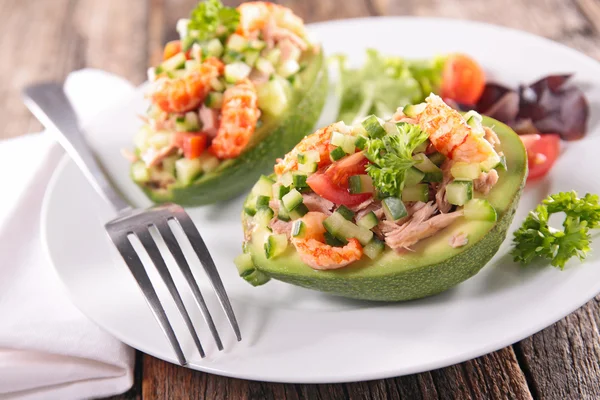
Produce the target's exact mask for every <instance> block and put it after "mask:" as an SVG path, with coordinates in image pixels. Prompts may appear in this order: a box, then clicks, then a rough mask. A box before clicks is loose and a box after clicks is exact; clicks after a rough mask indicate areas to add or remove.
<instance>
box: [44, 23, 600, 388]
mask: <svg viewBox="0 0 600 400" xmlns="http://www.w3.org/2000/svg"><path fill="white" fill-rule="evenodd" d="M310 30H311V31H312V32H314V33H316V34H317V35H318V36H319V37H320V38H321V39H322V41H323V44H324V48H325V49H326V51H327V52H328V53H329V54H332V53H336V52H343V53H347V54H348V55H349V57H350V60H351V62H354V63H357V62H359V61H360V60H361V59H362V58H363V56H364V50H365V49H366V48H368V47H376V48H377V49H379V50H381V51H382V52H383V53H387V54H398V55H403V56H405V57H408V58H413V57H430V56H433V55H435V54H437V53H447V52H453V51H462V52H466V53H468V54H471V55H472V56H473V57H475V59H477V60H479V61H480V62H481V64H482V65H483V66H484V67H485V69H486V70H487V71H490V75H492V77H494V78H497V79H499V80H501V81H503V82H506V83H508V84H515V85H516V84H517V83H518V82H529V81H532V80H534V79H537V78H539V77H541V76H543V75H544V74H547V73H552V72H575V73H576V76H575V77H576V79H575V82H576V83H577V84H579V85H581V86H582V87H584V88H585V91H586V95H587V97H588V100H589V102H590V105H591V109H592V112H593V114H592V118H591V121H590V131H591V132H590V133H589V134H588V136H587V137H586V138H585V139H583V140H581V141H579V142H575V143H571V144H569V146H568V147H567V148H566V150H565V151H564V152H563V154H562V155H561V156H560V158H559V160H558V162H557V163H556V166H555V167H554V169H553V170H552V173H551V174H550V175H549V176H548V177H547V178H546V179H544V180H543V181H541V182H539V183H537V184H536V185H532V186H528V187H527V189H526V191H525V194H524V196H523V199H522V200H521V204H520V206H519V209H518V212H517V215H516V217H515V223H514V224H513V226H512V229H514V228H516V225H517V224H519V223H520V222H521V221H522V220H523V218H524V217H525V215H526V213H527V212H528V210H530V209H532V208H533V207H534V206H535V204H536V203H537V202H538V201H539V200H541V199H542V198H543V197H545V195H546V194H548V193H553V192H557V191H561V190H571V189H575V190H577V191H579V192H580V193H585V192H588V191H589V192H593V193H600V178H598V177H597V176H596V175H594V174H590V173H589V172H591V171H596V170H597V168H596V167H594V165H596V163H597V155H596V152H597V150H596V149H598V148H600V134H599V133H600V132H598V129H599V128H598V124H597V122H598V113H597V112H596V107H595V106H596V105H597V104H598V103H599V102H600V65H599V64H598V63H597V62H596V61H594V60H592V59H590V58H588V57H586V56H584V55H582V54H580V53H578V52H576V51H574V50H571V49H569V48H566V47H564V46H562V45H559V44H557V43H554V42H551V41H549V40H546V39H542V38H539V37H536V36H532V35H530V34H526V33H522V32H518V31H513V30H509V29H504V28H500V27H496V26H491V25H484V24H479V23H472V22H465V21H452V20H443V19H424V18H377V19H374V18H372V19H356V20H346V21H336V22H328V23H323V24H316V25H312V26H310ZM145 107H146V105H145V103H144V100H143V92H142V90H138V91H137V92H136V94H135V96H134V97H132V98H131V99H129V100H128V101H127V102H125V103H122V104H116V105H115V107H114V108H113V109H112V110H109V111H107V112H106V113H105V114H104V115H102V116H101V117H100V118H99V119H98V120H97V121H96V123H94V124H92V125H90V126H88V127H87V128H88V129H87V133H88V135H89V141H90V143H91V144H92V146H93V147H94V149H95V151H96V152H97V154H98V156H99V158H100V159H101V161H102V163H103V164H104V165H105V166H106V168H107V169H108V171H109V173H110V175H111V176H112V178H113V179H114V181H115V182H116V184H117V185H118V187H119V188H120V189H121V190H122V191H123V192H124V193H126V195H127V196H128V197H129V198H130V199H131V200H132V201H133V202H134V203H135V204H136V205H140V206H142V205H147V204H148V201H147V200H146V199H145V198H144V196H143V195H142V193H141V192H140V191H139V190H138V189H137V187H136V186H135V185H134V184H133V183H131V182H130V180H129V177H128V165H127V162H126V161H125V160H124V159H122V158H121V156H120V154H119V149H120V148H121V147H129V146H130V142H131V138H132V135H133V133H134V132H135V131H136V129H137V127H138V124H139V121H138V119H137V118H136V114H137V113H141V112H143V110H144V109H145ZM330 111H331V110H328V111H327V112H326V113H325V115H324V116H323V118H322V121H321V123H322V124H325V123H330V122H332V118H334V113H331V112H330ZM584 171H587V172H588V173H585V172H584ZM241 204H242V198H237V199H233V200H231V201H229V202H226V203H223V204H218V205H213V206H207V207H204V208H197V209H190V210H189V211H190V213H191V215H192V216H193V218H194V220H195V222H196V224H197V225H198V227H199V229H200V231H201V233H202V235H203V237H204V239H205V241H206V242H207V245H208V247H209V249H210V250H211V252H212V255H213V257H214V259H215V262H216V264H217V266H218V268H219V271H220V273H221V276H222V278H223V281H224V283H225V287H226V288H227V291H228V293H229V296H230V298H231V301H232V303H233V307H234V309H235V311H236V314H237V316H238V319H239V323H240V326H241V330H242V335H243V341H242V342H240V343H237V342H236V341H235V339H234V337H233V333H232V331H231V329H230V327H229V326H228V325H227V322H226V320H225V317H224V315H223V313H222V312H221V310H220V308H219V306H218V303H217V302H216V299H215V298H214V296H213V294H212V290H211V288H210V285H209V284H208V282H207V281H206V279H204V277H203V274H202V273H201V272H199V271H200V270H201V268H200V267H199V266H198V268H197V270H198V280H199V281H200V286H201V288H202V290H203V292H204V293H205V295H206V297H207V299H208V302H209V306H210V308H211V309H212V310H213V315H214V317H215V319H216V324H217V326H218V328H219V330H220V332H221V334H222V337H223V339H224V345H225V348H226V350H225V351H223V352H218V351H217V350H216V347H215V345H214V342H213V341H212V339H211V337H210V336H209V335H208V334H207V333H208V332H207V331H206V329H204V326H203V323H202V318H201V317H200V315H199V312H197V311H196V307H194V305H193V301H192V297H191V294H190V293H189V292H188V291H187V290H183V291H184V300H185V301H186V303H187V304H189V305H190V306H189V307H188V308H189V309H190V310H191V311H192V317H193V319H194V320H195V321H197V325H198V328H199V330H200V331H201V339H202V342H203V344H204V345H205V348H206V350H207V353H208V357H207V358H206V359H200V357H199V355H198V354H197V352H196V351H195V350H194V346H193V342H192V340H191V338H190V337H189V334H188V332H187V331H186V329H185V326H184V324H183V321H182V320H181V318H180V317H179V316H178V313H177V311H176V309H175V307H174V304H173V303H172V301H169V296H168V294H167V293H166V289H164V288H163V285H161V284H160V283H157V286H158V289H159V295H160V296H161V297H162V298H163V299H166V300H165V303H166V306H167V312H168V313H169V315H171V316H172V320H173V321H174V325H175V330H176V332H177V334H178V336H179V337H180V339H181V341H182V342H183V349H184V351H185V352H186V354H187V355H188V356H189V358H190V359H191V364H190V367H191V368H194V369H198V370H202V371H207V372H212V373H216V374H221V375H227V376H233V377H238V378H246V379H255V380H264V381H281V382H313V383H321V382H342V381H358V380H366V379H375V378H385V377H390V376H397V375H403V374H410V373H416V372H420V371H425V370H429V369H434V368H439V367H443V366H447V365H450V364H454V363H458V362H461V361H464V360H467V359H470V358H473V357H476V356H479V355H482V354H485V353H488V352H491V351H494V350H497V349H500V348H502V347H504V346H506V345H509V344H511V343H514V342H516V341H518V340H520V339H523V338H525V337H527V336H529V335H531V334H533V333H535V332H537V331H539V330H540V329H542V328H544V327H546V326H548V325H550V324H552V323H553V322H555V321H557V320H558V319H560V318H562V317H564V316H565V315H567V314H568V313H570V312H572V311H573V310H575V309H576V308H577V307H579V306H581V305H582V304H584V303H585V302H586V301H588V300H589V299H591V298H592V297H593V296H594V295H596V294H597V293H598V292H600V265H599V264H600V262H599V259H598V254H599V253H600V252H599V251H596V252H594V253H593V254H592V255H591V256H590V257H589V258H588V260H587V261H586V262H585V263H584V264H583V265H580V264H579V263H577V262H573V263H570V264H569V266H568V268H567V269H566V270H565V271H559V270H558V269H555V268H551V267H546V268H540V267H537V268H536V267H532V268H529V269H522V268H520V267H519V266H517V265H514V264H513V263H512V262H511V259H510V256H509V255H508V251H509V248H510V243H509V242H510V240H507V241H506V242H505V243H504V245H503V246H502V248H501V249H500V251H499V253H498V254H497V255H496V257H495V258H494V259H493V260H492V261H491V262H490V263H489V264H488V265H487V266H486V267H485V268H484V269H483V270H482V271H481V272H480V273H479V274H478V275H477V276H475V277H474V278H472V279H470V280H468V281H467V282H465V283H463V284H461V285H459V286H458V287H456V288H454V289H452V290H449V291H448V292H446V293H443V294H441V295H438V296H435V297H431V298H427V299H423V300H419V301H412V302H406V303H397V304H378V303H371V302H358V301H349V300H344V299H341V298H336V297H331V296H328V295H324V294H321V293H317V292H313V291H310V290H305V289H301V288H297V287H294V286H290V285H286V284H284V283H280V282H276V281H272V282H269V283H268V284H267V285H265V286H262V287H258V288H253V287H251V286H250V285H248V284H247V283H245V282H244V281H243V280H242V279H240V278H239V277H238V276H237V272H236V269H235V267H234V265H233V263H232V258H233V257H234V256H235V255H237V254H238V253H239V251H240V244H241V242H242V230H241V227H240V223H239V214H240V210H241ZM110 217H111V214H110V212H109V209H108V207H107V206H106V205H105V204H104V203H103V202H102V201H101V200H100V199H99V198H98V196H97V195H96V194H95V193H94V192H93V190H92V188H91V187H90V186H89V185H88V184H87V182H86V181H85V180H84V178H83V176H82V175H81V173H80V172H79V171H78V170H77V168H76V167H75V165H74V164H73V163H72V162H71V161H70V160H69V159H66V158H65V159H64V160H63V162H62V164H61V165H60V167H59V168H58V169H57V171H56V173H55V175H54V178H53V181H52V183H51V185H50V188H49V190H48V193H47V196H46V200H45V207H44V212H43V226H42V231H43V232H42V233H43V237H44V240H45V243H46V246H47V250H48V254H49V256H50V259H51V260H52V263H53V264H54V266H55V268H56V270H57V271H58V274H59V275H60V278H61V279H62V281H63V283H64V285H65V286H66V288H67V290H68V292H69V293H70V296H71V298H72V300H73V302H74V303H75V304H76V305H77V306H78V307H79V308H80V309H81V310H82V311H83V312H84V313H85V314H86V315H88V316H89V317H90V318H91V319H92V320H94V321H96V322H97V323H98V325H100V326H102V327H103V328H105V329H106V330H108V331H109V332H111V333H112V334H114V335H115V336H116V337H117V338H119V339H121V340H122V341H123V342H125V343H127V344H129V345H131V346H133V347H135V348H137V349H140V350H142V351H144V352H146V353H149V354H152V355H154V356H156V357H159V358H162V359H164V360H167V361H171V362H175V357H174V354H173V352H172V350H171V348H170V346H169V344H168V342H167V340H166V339H165V337H164V336H163V334H162V332H161V330H160V329H159V327H158V325H157V323H156V322H155V320H154V318H153V317H152V314H151V312H150V310H149V309H148V307H147V306H146V304H145V302H144V299H143V297H142V295H141V293H140V291H139V290H138V288H137V286H136V283H135V282H134V280H133V278H132V277H131V275H130V274H129V272H128V270H127V268H126V266H125V264H124V262H123V261H122V260H121V259H120V258H119V256H118V254H116V251H115V250H114V249H113V246H112V245H111V244H110V242H109V241H108V238H107V235H106V234H105V232H104V230H103V223H104V222H105V221H107V220H108V219H109V218H110ZM174 275H175V278H176V280H177V283H178V284H179V287H180V288H186V285H185V283H183V280H182V277H181V276H180V275H179V274H177V273H174ZM151 277H152V278H153V280H154V281H155V282H160V280H159V279H158V280H157V279H156V274H152V276H151Z"/></svg>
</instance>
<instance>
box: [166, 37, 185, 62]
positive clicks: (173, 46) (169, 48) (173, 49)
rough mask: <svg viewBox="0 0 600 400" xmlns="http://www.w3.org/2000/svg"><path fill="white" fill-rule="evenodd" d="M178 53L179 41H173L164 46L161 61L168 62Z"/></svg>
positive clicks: (179, 48) (179, 49)
mask: <svg viewBox="0 0 600 400" xmlns="http://www.w3.org/2000/svg"><path fill="white" fill-rule="evenodd" d="M180 52H181V40H173V41H171V42H169V43H167V44H166V45H165V50H164V51H163V60H168V59H169V58H171V57H173V56H174V55H176V54H177V53H180Z"/></svg>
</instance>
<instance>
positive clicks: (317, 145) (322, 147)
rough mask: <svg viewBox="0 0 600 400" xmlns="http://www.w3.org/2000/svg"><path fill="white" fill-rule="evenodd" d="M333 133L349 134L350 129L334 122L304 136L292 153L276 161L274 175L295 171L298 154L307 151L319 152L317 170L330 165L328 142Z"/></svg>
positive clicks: (341, 123)
mask: <svg viewBox="0 0 600 400" xmlns="http://www.w3.org/2000/svg"><path fill="white" fill-rule="evenodd" d="M334 131H338V132H340V133H349V132H350V129H349V128H348V127H347V126H346V124H344V123H343V122H336V123H334V124H331V125H329V126H326V127H325V128H321V129H319V130H318V131H316V132H315V133H313V134H312V135H308V136H305V137H304V139H302V140H301V141H300V143H298V144H297V145H296V147H294V148H293V149H292V151H290V152H289V153H287V154H286V155H285V157H284V158H283V159H279V160H278V161H277V164H275V173H276V174H277V175H282V174H284V173H286V172H288V171H295V170H297V169H298V154H300V153H305V152H307V151H318V152H319V157H320V161H319V168H320V167H324V166H326V165H329V164H331V159H330V158H329V152H330V151H331V149H330V145H329V140H330V138H331V134H332V133H333V132H334Z"/></svg>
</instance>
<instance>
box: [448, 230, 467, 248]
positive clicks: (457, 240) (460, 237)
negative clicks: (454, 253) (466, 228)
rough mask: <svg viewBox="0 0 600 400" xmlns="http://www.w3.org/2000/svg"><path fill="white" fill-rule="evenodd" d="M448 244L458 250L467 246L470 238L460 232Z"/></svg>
mask: <svg viewBox="0 0 600 400" xmlns="http://www.w3.org/2000/svg"><path fill="white" fill-rule="evenodd" d="M448 243H449V244H450V246H452V247H454V248H455V249H456V248H458V247H463V246H466V245H467V243H469V238H468V237H467V235H466V234H465V233H464V232H458V233H457V234H455V235H453V236H452V237H451V238H450V240H449V241H448Z"/></svg>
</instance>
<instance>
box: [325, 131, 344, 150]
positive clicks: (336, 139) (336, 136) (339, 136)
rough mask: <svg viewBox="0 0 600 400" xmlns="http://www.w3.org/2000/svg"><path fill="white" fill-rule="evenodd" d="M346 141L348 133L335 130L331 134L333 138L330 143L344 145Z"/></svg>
mask: <svg viewBox="0 0 600 400" xmlns="http://www.w3.org/2000/svg"><path fill="white" fill-rule="evenodd" d="M345 141H346V135H344V134H343V133H340V132H338V131H333V133H332V134H331V138H330V139H329V143H331V144H332V145H334V146H338V147H342V144H344V142H345Z"/></svg>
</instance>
